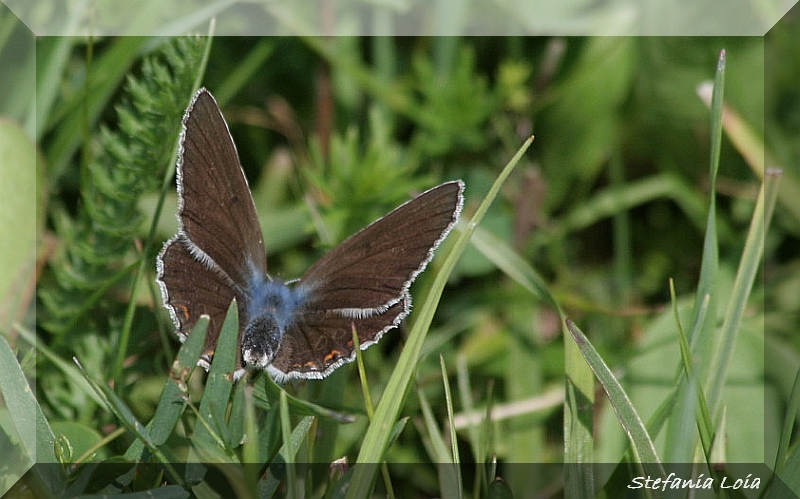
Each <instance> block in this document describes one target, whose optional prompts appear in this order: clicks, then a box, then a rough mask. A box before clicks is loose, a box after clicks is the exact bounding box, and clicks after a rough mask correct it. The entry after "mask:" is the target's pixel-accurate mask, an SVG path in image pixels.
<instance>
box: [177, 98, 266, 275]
mask: <svg viewBox="0 0 800 499" xmlns="http://www.w3.org/2000/svg"><path fill="white" fill-rule="evenodd" d="M183 126H184V132H183V136H182V138H181V150H180V157H179V164H178V189H179V192H180V199H181V206H180V210H179V213H178V217H179V219H180V223H181V228H182V232H183V233H184V234H185V235H186V237H187V238H188V239H189V240H190V241H191V242H192V243H194V244H195V245H196V246H197V247H198V248H200V250H202V252H203V253H205V254H206V255H208V257H210V258H211V260H213V261H214V263H216V264H217V265H218V266H219V267H220V268H221V269H222V270H223V271H224V272H225V273H226V274H227V275H228V276H230V278H231V279H232V280H233V282H234V283H236V284H238V285H240V286H241V285H243V284H246V283H249V282H250V281H251V280H252V277H253V273H254V272H259V273H262V274H265V273H266V267H267V262H266V252H265V251H264V243H263V238H262V235H261V227H260V225H259V223H258V216H257V214H256V208H255V204H254V203H253V197H252V195H251V194H250V189H249V187H248V185H247V179H246V178H245V176H244V172H243V171H242V167H241V165H240V163H239V157H238V155H237V152H236V146H235V145H234V143H233V139H232V138H231V134H230V132H229V130H228V125H227V124H226V123H225V119H224V118H223V117H222V114H221V113H220V111H219V107H217V103H216V101H214V98H213V97H212V96H211V94H209V93H208V92H207V91H206V90H201V91H199V92H198V93H197V95H196V96H195V99H194V101H193V102H192V104H191V106H190V107H189V109H188V110H187V111H186V115H185V116H184V119H183Z"/></svg>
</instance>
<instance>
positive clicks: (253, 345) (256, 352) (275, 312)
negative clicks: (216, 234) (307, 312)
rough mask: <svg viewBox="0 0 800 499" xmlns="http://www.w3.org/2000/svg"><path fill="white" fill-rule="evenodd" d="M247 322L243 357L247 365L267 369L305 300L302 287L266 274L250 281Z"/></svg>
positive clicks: (243, 336) (243, 339) (243, 342)
mask: <svg viewBox="0 0 800 499" xmlns="http://www.w3.org/2000/svg"><path fill="white" fill-rule="evenodd" d="M248 296H249V298H250V299H249V301H248V303H247V307H246V310H247V317H246V318H244V319H245V320H246V321H247V325H246V326H245V329H244V334H243V335H242V357H243V359H244V361H245V363H246V364H249V365H252V366H254V367H259V368H262V369H264V368H266V367H267V366H268V365H269V364H270V363H271V362H272V359H273V358H274V357H275V354H276V353H277V351H278V348H279V347H280V345H281V342H282V340H283V335H284V334H285V333H286V330H287V329H288V328H289V326H290V325H291V323H292V321H293V320H295V318H296V316H297V314H298V312H299V310H300V309H301V308H302V307H303V305H304V304H305V302H306V293H305V291H303V290H302V288H292V287H289V286H287V285H286V284H284V282H283V281H279V280H269V279H268V278H267V277H264V278H257V279H254V280H253V282H251V284H250V289H249V293H248Z"/></svg>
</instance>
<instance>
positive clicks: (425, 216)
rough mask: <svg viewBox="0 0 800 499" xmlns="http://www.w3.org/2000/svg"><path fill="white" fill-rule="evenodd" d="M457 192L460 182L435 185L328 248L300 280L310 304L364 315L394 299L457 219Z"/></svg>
mask: <svg viewBox="0 0 800 499" xmlns="http://www.w3.org/2000/svg"><path fill="white" fill-rule="evenodd" d="M462 191H463V183H461V182H460V181H456V182H447V183H444V184H441V185H439V186H437V187H434V188H433V189H430V190H428V191H426V192H424V193H423V194H421V195H419V196H418V197H416V198H414V199H412V200H411V201H409V202H407V203H405V204H403V205H401V206H399V207H398V208H396V209H395V210H394V211H392V212H391V213H389V214H388V215H386V216H384V217H382V218H380V219H378V220H377V221H375V222H373V223H372V224H370V225H369V226H367V227H366V228H364V229H362V230H361V231H359V232H357V233H356V234H354V235H353V236H351V237H350V238H348V239H347V240H346V241H344V242H343V243H342V244H340V245H339V246H337V247H336V248H334V249H333V250H331V251H330V252H329V253H328V254H326V255H325V256H323V257H322V258H321V259H320V260H319V261H318V262H317V263H315V264H314V265H313V266H312V267H311V268H310V269H309V270H308V271H307V272H306V273H305V275H304V276H303V277H302V278H301V279H300V283H299V286H304V287H308V288H309V289H310V290H311V292H310V293H309V296H310V298H309V299H310V300H312V303H311V304H310V305H312V306H313V307H315V308H318V309H321V310H347V311H349V312H350V313H351V314H354V315H358V312H357V310H363V311H364V314H367V315H368V314H372V313H376V312H380V311H381V310H383V309H385V308H386V307H387V306H390V305H392V304H394V303H397V302H398V301H399V300H400V299H401V298H402V297H403V296H404V295H405V294H407V292H408V288H409V286H410V285H411V283H412V282H413V280H414V278H415V277H416V276H417V274H419V273H420V272H422V271H423V270H424V269H425V267H426V266H427V264H428V262H429V261H430V260H431V258H432V257H433V251H434V250H435V249H436V247H437V246H438V244H439V242H441V241H442V240H443V239H444V237H445V236H446V235H447V233H448V232H449V231H450V229H451V228H452V226H453V224H454V223H455V221H456V220H457V219H458V215H459V213H460V211H461V206H462V204H463V197H462Z"/></svg>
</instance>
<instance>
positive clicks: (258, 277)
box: [156, 89, 464, 382]
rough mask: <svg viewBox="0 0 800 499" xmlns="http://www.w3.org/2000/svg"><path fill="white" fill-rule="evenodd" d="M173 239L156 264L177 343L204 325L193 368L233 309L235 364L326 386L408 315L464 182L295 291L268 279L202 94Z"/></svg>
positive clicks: (224, 135) (399, 216)
mask: <svg viewBox="0 0 800 499" xmlns="http://www.w3.org/2000/svg"><path fill="white" fill-rule="evenodd" d="M177 185H178V199H179V207H178V221H179V225H180V229H179V231H178V233H177V234H175V236H173V237H172V238H171V239H169V240H168V241H167V242H166V243H165V244H164V247H163V248H162V249H161V252H160V253H159V255H158V258H157V261H156V270H157V282H158V284H159V287H160V289H161V294H162V297H163V303H164V307H165V308H166V309H167V310H168V311H169V314H170V317H171V318H172V322H173V323H174V324H175V328H176V332H177V335H178V337H179V339H180V340H181V341H185V340H186V338H187V337H188V335H189V333H190V332H191V331H192V329H193V327H194V325H195V324H196V323H197V321H198V319H199V318H200V316H201V315H204V314H205V315H208V316H209V317H210V322H209V325H208V332H207V337H206V344H205V347H204V351H203V355H202V356H201V359H200V361H199V362H198V364H200V365H201V366H203V367H204V368H205V369H208V368H209V366H210V362H211V359H212V357H213V355H214V350H215V346H216V343H217V340H218V338H219V334H220V330H221V328H222V323H223V321H224V319H225V315H226V313H227V310H228V308H229V306H230V304H231V301H232V300H234V299H235V300H236V304H237V308H238V312H239V323H240V327H239V359H238V365H239V366H240V367H242V366H250V367H254V368H259V369H263V370H266V371H267V372H268V373H269V374H270V375H271V376H272V377H273V378H274V379H275V380H276V381H279V382H282V381H286V380H287V379H291V378H324V377H325V376H327V375H329V374H330V373H331V372H333V371H334V370H335V369H336V368H338V367H339V366H341V365H343V364H345V363H347V362H351V361H352V360H353V359H354V358H355V345H354V343H353V336H352V335H353V330H354V329H355V331H356V332H357V334H358V339H359V343H360V347H361V348H362V349H365V348H367V347H369V346H370V345H373V344H375V343H376V342H377V341H379V340H380V339H381V337H382V336H383V335H384V333H386V331H388V330H390V329H392V328H395V327H397V326H398V324H400V322H401V321H402V320H403V319H404V318H405V317H406V316H407V315H408V313H409V311H410V309H411V295H410V294H409V287H410V286H411V284H412V283H413V282H414V279H415V278H416V277H417V276H418V275H419V274H420V272H422V271H423V270H424V269H425V267H426V266H427V265H428V263H429V262H430V261H431V259H432V258H433V254H434V250H435V249H436V248H437V247H438V246H439V244H440V243H441V242H442V241H443V240H444V239H445V237H446V236H447V234H448V233H449V232H450V230H451V229H452V228H453V226H454V225H455V223H456V222H457V220H458V217H459V214H460V213H461V209H462V206H463V203H464V194H463V193H464V184H463V182H461V181H460V180H456V181H451V182H445V183H443V184H441V185H439V186H436V187H434V188H432V189H430V190H428V191H425V192H423V193H422V194H420V195H419V196H417V197H416V198H414V199H412V200H410V201H408V202H406V203H405V204H403V205H401V206H399V207H397V208H396V209H395V210H393V211H392V212H390V213H389V214H387V215H386V216H384V217H382V218H379V219H378V220H376V221H375V222H373V223H372V224H370V225H368V226H367V227H365V228H364V229H362V230H361V231H359V232H357V233H355V234H354V235H352V236H351V237H350V238H348V239H347V240H345V241H344V242H343V243H341V244H340V245H338V246H337V247H335V248H334V249H333V250H331V251H330V252H329V253H327V254H326V255H324V256H323V257H322V258H320V259H319V260H318V261H317V262H316V263H315V264H314V265H312V266H311V268H309V269H308V271H306V272H305V274H304V275H303V276H302V277H300V278H299V279H297V280H295V281H290V282H284V281H282V280H280V279H277V278H274V277H272V276H270V275H269V273H268V272H267V258H266V250H265V247H264V236H263V234H262V233H261V228H260V225H259V222H258V215H257V214H256V208H255V203H254V201H253V197H252V195H251V193H250V188H249V187H248V184H247V179H246V178H245V175H244V171H243V170H242V167H241V164H240V163H239V158H238V154H237V152H236V146H235V144H234V142H233V138H232V137H231V134H230V130H229V129H228V125H227V123H226V122H225V119H224V117H223V116H222V112H221V111H220V109H219V106H218V105H217V103H216V101H215V100H214V98H213V97H212V95H211V94H210V93H209V92H208V91H207V90H205V89H200V90H199V91H198V92H197V93H196V94H195V96H194V98H193V99H192V102H191V104H190V105H189V107H188V109H187V110H186V113H185V114H184V117H183V131H182V134H181V139H180V150H179V154H178V166H177Z"/></svg>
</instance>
